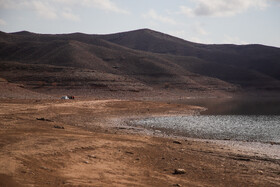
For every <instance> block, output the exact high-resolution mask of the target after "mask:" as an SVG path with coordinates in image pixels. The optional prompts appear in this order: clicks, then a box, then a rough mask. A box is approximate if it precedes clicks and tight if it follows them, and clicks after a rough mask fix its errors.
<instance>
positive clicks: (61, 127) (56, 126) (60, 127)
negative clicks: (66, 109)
mask: <svg viewBox="0 0 280 187" xmlns="http://www.w3.org/2000/svg"><path fill="white" fill-rule="evenodd" d="M53 128H56V129H64V127H63V126H58V125H54V126H53Z"/></svg>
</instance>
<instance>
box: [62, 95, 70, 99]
mask: <svg viewBox="0 0 280 187" xmlns="http://www.w3.org/2000/svg"><path fill="white" fill-rule="evenodd" d="M61 99H69V97H68V96H67V95H66V96H62V97H61Z"/></svg>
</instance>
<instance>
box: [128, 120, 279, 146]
mask: <svg viewBox="0 0 280 187" xmlns="http://www.w3.org/2000/svg"><path fill="white" fill-rule="evenodd" d="M130 123H132V124H136V125H141V126H144V127H148V128H160V129H167V130H171V131H173V132H179V133H180V134H182V135H185V136H188V137H193V138H205V139H217V140H223V139H231V140H238V141H254V142H276V143H280V116H279V115H259V116H256V115H255V116H254V115H217V116H213V115H203V116H171V117H170V116H169V117H151V118H144V119H140V120H131V121H130Z"/></svg>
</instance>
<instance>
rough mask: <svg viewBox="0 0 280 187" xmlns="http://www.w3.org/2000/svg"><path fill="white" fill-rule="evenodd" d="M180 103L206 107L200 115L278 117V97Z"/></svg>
mask: <svg viewBox="0 0 280 187" xmlns="http://www.w3.org/2000/svg"><path fill="white" fill-rule="evenodd" d="M182 102H183V103H186V104H191V105H198V106H203V107H206V108H207V110H206V111H204V112H202V113H201V114H202V115H280V97H279V98H266V97H259V98H258V97H252V98H250V97H246V98H228V99H227V98H203V99H188V100H184V101H182Z"/></svg>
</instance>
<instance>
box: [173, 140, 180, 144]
mask: <svg viewBox="0 0 280 187" xmlns="http://www.w3.org/2000/svg"><path fill="white" fill-rule="evenodd" d="M173 143H175V144H182V143H181V142H179V141H176V140H174V141H173Z"/></svg>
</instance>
